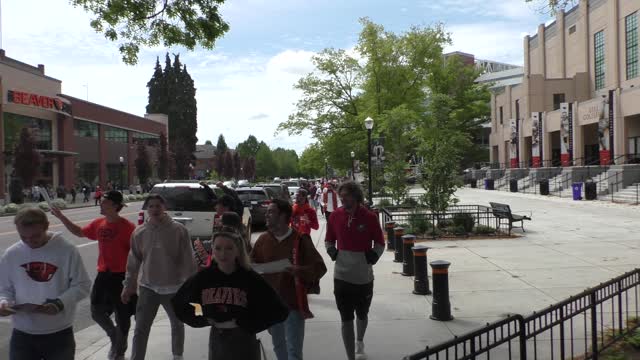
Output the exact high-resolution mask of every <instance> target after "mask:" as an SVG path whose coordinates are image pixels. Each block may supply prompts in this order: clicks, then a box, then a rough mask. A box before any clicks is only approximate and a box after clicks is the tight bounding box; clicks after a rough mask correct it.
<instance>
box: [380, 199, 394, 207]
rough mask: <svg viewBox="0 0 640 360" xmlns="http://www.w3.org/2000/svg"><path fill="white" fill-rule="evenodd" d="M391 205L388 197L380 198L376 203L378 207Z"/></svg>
mask: <svg viewBox="0 0 640 360" xmlns="http://www.w3.org/2000/svg"><path fill="white" fill-rule="evenodd" d="M391 206H393V205H392V204H391V201H390V200H389V199H382V200H380V202H379V203H378V207H379V208H388V207H391Z"/></svg>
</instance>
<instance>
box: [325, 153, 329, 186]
mask: <svg viewBox="0 0 640 360" xmlns="http://www.w3.org/2000/svg"><path fill="white" fill-rule="evenodd" d="M324 180H325V181H329V158H324Z"/></svg>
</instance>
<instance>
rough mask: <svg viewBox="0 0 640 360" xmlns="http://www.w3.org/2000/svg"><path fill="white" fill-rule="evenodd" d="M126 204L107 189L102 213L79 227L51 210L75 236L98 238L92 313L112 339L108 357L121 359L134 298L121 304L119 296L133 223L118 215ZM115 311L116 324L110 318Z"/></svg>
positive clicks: (120, 195)
mask: <svg viewBox="0 0 640 360" xmlns="http://www.w3.org/2000/svg"><path fill="white" fill-rule="evenodd" d="M125 206H126V204H125V203H124V200H123V196H122V193H120V192H119V191H115V190H114V191H109V192H107V193H106V194H105V195H104V198H103V199H102V202H101V203H100V214H102V215H103V216H104V217H100V218H98V219H95V220H93V221H92V222H91V223H89V224H88V225H86V226H84V227H80V226H78V225H77V224H75V223H73V222H72V221H71V220H69V218H67V217H66V216H65V215H64V214H63V213H62V211H60V210H59V209H58V208H55V207H53V208H52V209H51V213H52V214H53V215H54V216H55V217H57V218H58V219H60V221H62V223H63V224H64V226H65V227H66V228H67V230H69V231H70V232H71V233H72V234H74V235H75V236H77V237H80V238H83V237H86V238H89V239H91V240H97V241H98V267H97V270H98V274H97V276H96V279H95V281H94V283H93V289H92V291H91V317H92V318H93V320H94V321H95V322H96V323H97V324H98V325H100V327H101V328H102V329H103V330H104V331H105V333H107V336H108V337H109V339H110V340H111V348H110V350H109V359H115V360H123V359H124V353H125V351H126V350H127V347H128V346H127V339H128V335H129V328H130V327H131V315H133V314H134V313H135V300H134V301H132V302H131V303H130V304H124V303H123V302H122V300H121V299H120V294H122V282H123V281H124V277H125V272H126V270H127V257H128V255H129V249H130V241H131V234H132V233H133V230H135V228H136V226H135V225H134V224H133V223H132V222H130V221H129V220H127V219H125V218H123V217H122V216H120V214H119V213H120V211H121V210H122V209H123V208H124V207H125ZM112 313H115V320H116V324H115V325H114V324H113V321H112V320H111V314H112Z"/></svg>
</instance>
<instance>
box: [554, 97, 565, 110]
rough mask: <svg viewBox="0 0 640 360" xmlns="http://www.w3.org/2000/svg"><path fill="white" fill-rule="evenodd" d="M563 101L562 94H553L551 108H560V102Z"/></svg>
mask: <svg viewBox="0 0 640 360" xmlns="http://www.w3.org/2000/svg"><path fill="white" fill-rule="evenodd" d="M563 102H564V94H553V110H558V109H560V104H562V103H563Z"/></svg>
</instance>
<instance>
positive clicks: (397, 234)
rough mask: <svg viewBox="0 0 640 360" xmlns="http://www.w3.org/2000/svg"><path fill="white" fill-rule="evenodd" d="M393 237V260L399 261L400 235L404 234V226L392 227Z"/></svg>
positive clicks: (400, 257) (400, 250)
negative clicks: (394, 241) (394, 243)
mask: <svg viewBox="0 0 640 360" xmlns="http://www.w3.org/2000/svg"><path fill="white" fill-rule="evenodd" d="M393 231H394V233H395V234H394V237H395V238H396V246H395V248H394V251H395V252H394V254H393V255H394V258H393V262H396V263H401V262H402V236H404V228H401V227H397V228H395V229H393Z"/></svg>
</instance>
